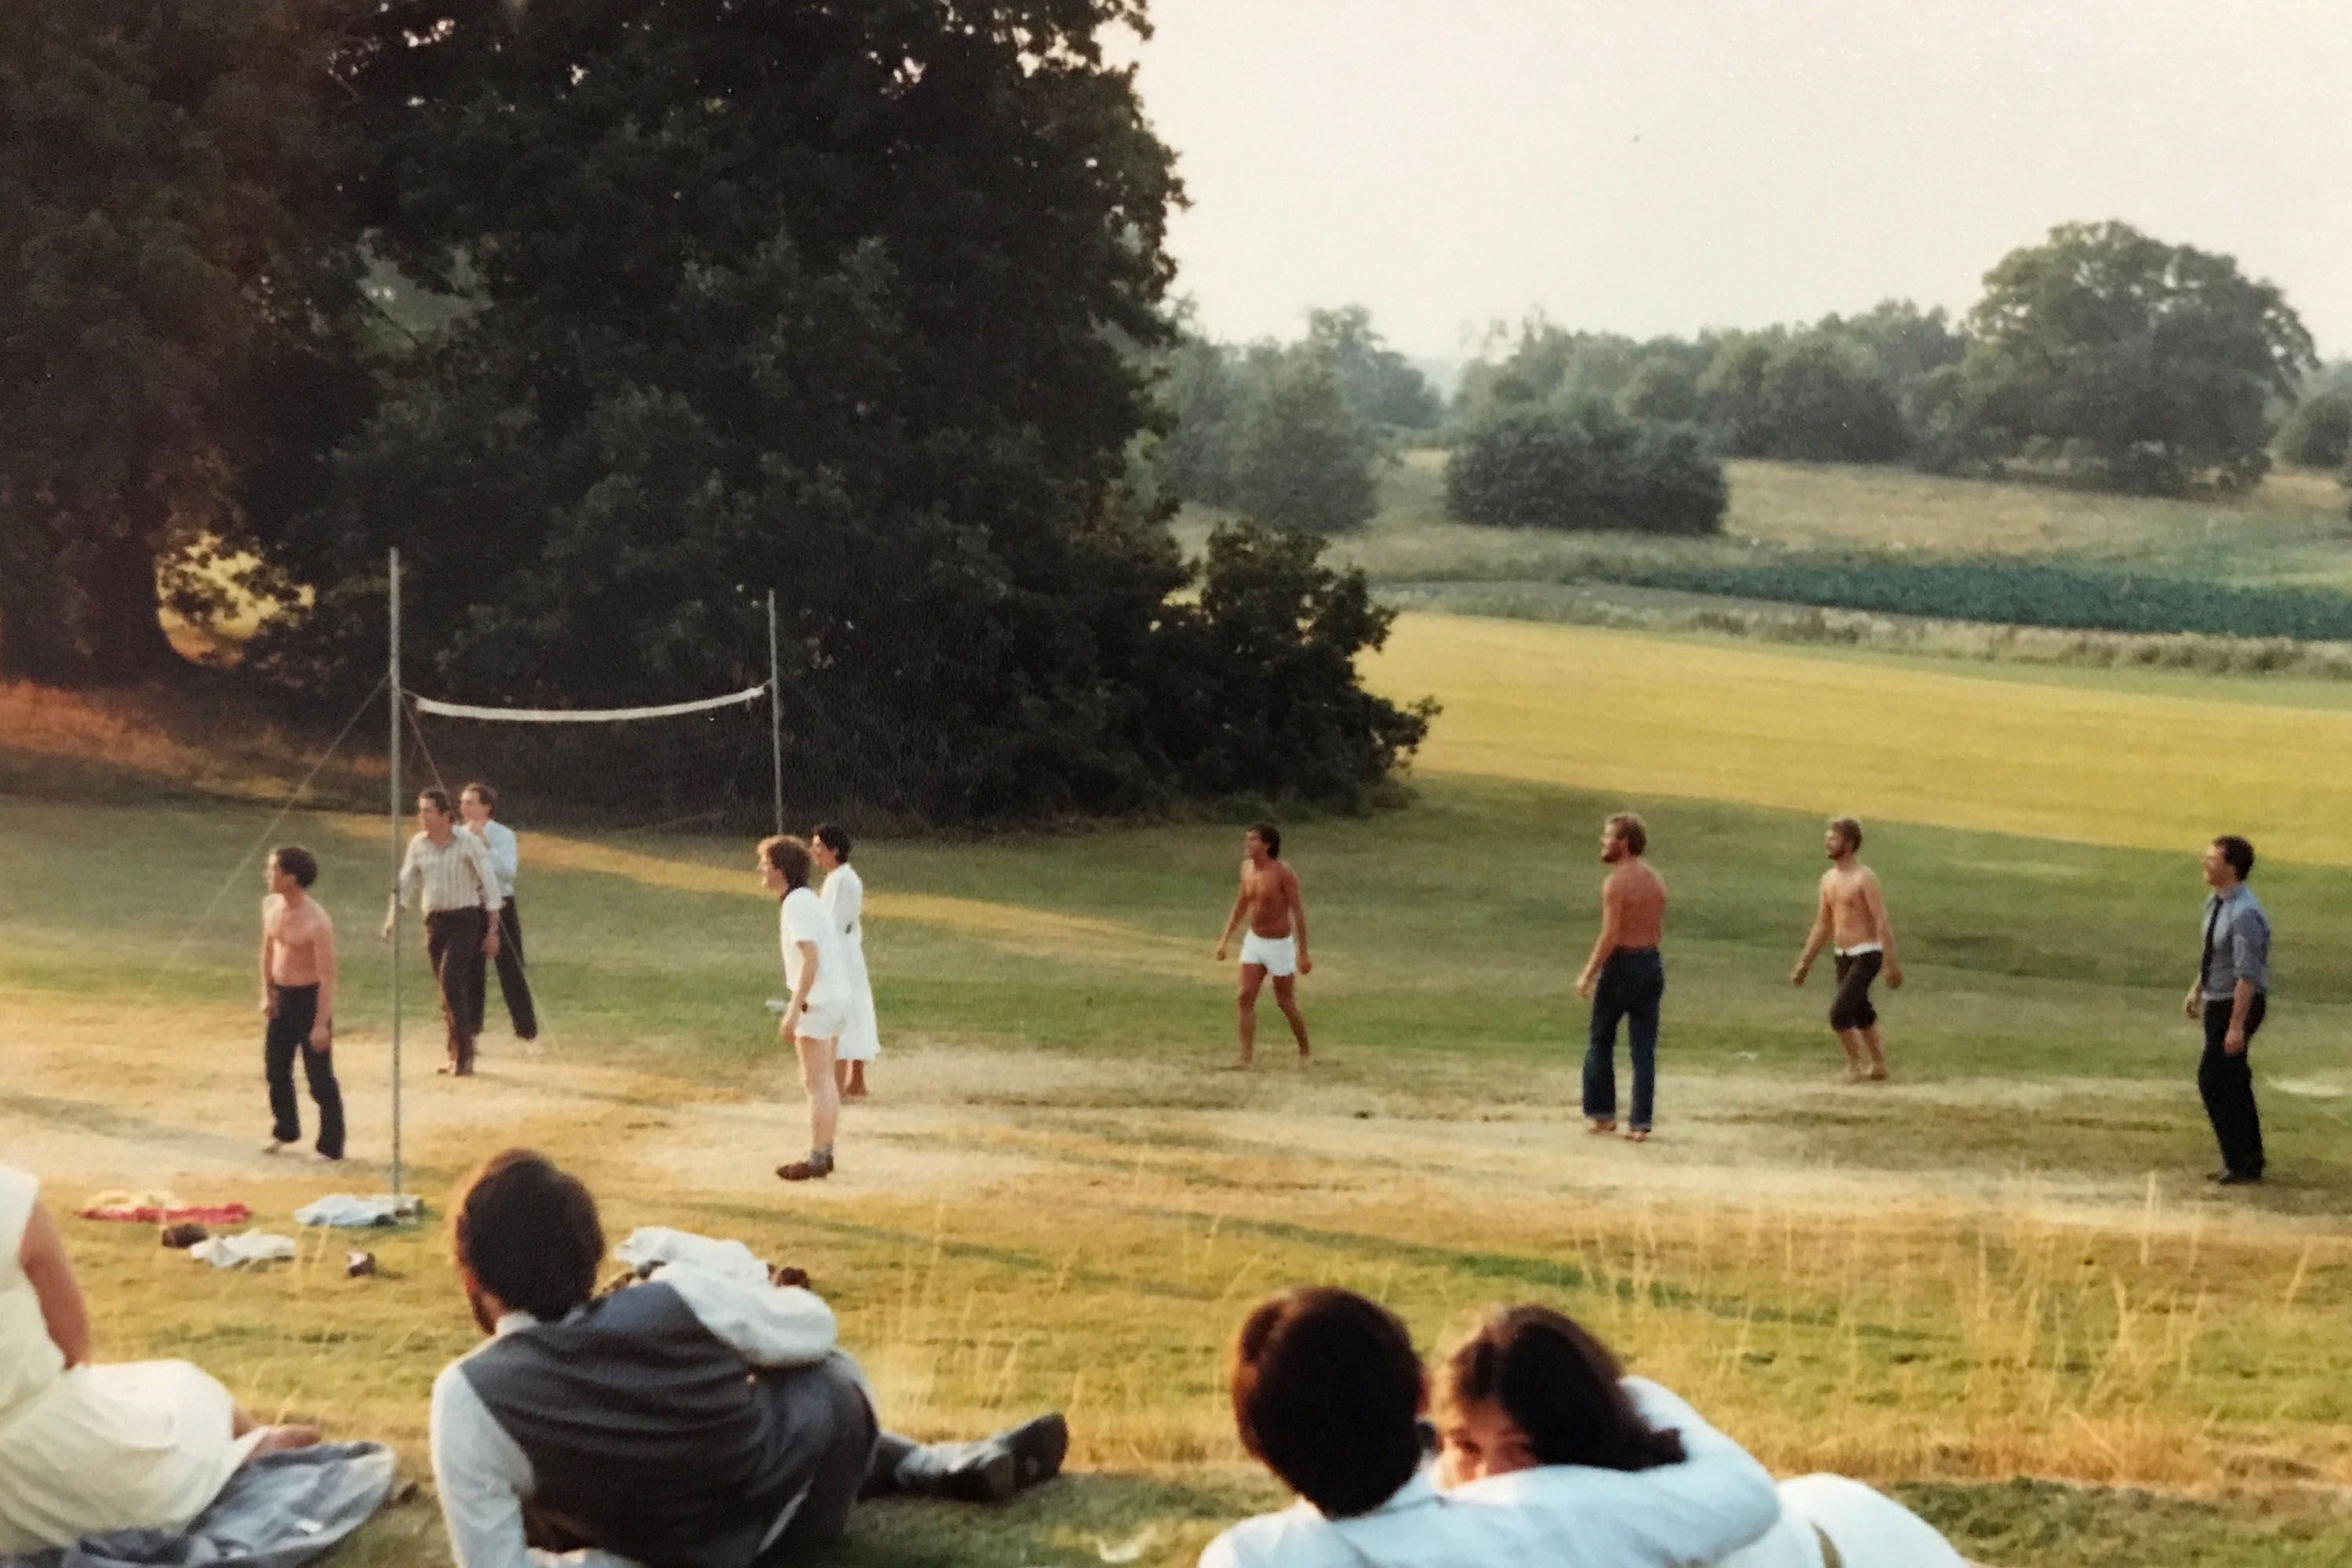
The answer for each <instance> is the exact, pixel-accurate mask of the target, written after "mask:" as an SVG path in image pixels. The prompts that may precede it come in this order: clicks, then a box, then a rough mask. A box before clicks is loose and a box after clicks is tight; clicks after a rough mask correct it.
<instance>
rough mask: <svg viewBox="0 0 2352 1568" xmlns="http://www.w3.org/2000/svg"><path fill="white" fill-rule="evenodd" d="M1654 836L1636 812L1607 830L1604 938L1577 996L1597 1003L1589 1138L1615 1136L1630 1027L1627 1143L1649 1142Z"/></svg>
mask: <svg viewBox="0 0 2352 1568" xmlns="http://www.w3.org/2000/svg"><path fill="white" fill-rule="evenodd" d="M1649 847H1650V830H1649V829H1648V828H1646V827H1644V826H1642V819H1641V818H1640V817H1638V816H1633V814H1632V813H1630V812H1620V813H1619V814H1618V815H1617V816H1612V817H1611V818H1610V819H1609V820H1608V821H1607V822H1604V823H1602V824H1601V864H1602V865H1604V866H1606V867H1608V868H1610V870H1609V878H1608V880H1606V881H1604V882H1602V883H1601V935H1600V938H1599V939H1598V940H1597V941H1595V942H1593V944H1592V956H1591V958H1589V959H1587V960H1585V963H1584V973H1582V974H1580V975H1579V976H1578V977H1577V981H1576V994H1578V995H1579V996H1587V997H1590V998H1591V1000H1592V1026H1591V1032H1590V1034H1589V1035H1588V1037H1587V1043H1586V1045H1585V1049H1584V1123H1585V1131H1588V1132H1614V1131H1617V1021H1618V1020H1619V1019H1620V1018H1622V1019H1624V1020H1625V1024H1626V1035H1627V1037H1628V1043H1629V1044H1630V1045H1631V1047H1632V1050H1633V1117H1632V1119H1631V1120H1629V1121H1627V1122H1626V1123H1625V1136H1626V1137H1628V1138H1630V1139H1632V1140H1633V1142H1636V1143H1640V1142H1644V1141H1645V1140H1647V1139H1648V1137H1649V1136H1650V1110H1651V1106H1652V1102H1653V1099H1654V1096H1655V1094H1656V1090H1657V1082H1658V1079H1657V1060H1658V1003H1659V1001H1660V1000H1661V999H1662V998H1664V995H1665V994H1666V965H1665V960H1664V959H1663V958H1661V957H1660V956H1659V955H1658V943H1659V942H1660V940H1661V939H1663V938H1664V935H1665V932H1666V885H1665V883H1664V882H1662V881H1660V880H1659V879H1658V874H1657V873H1656V872H1655V871H1653V870H1651V869H1650V863H1649V862H1648V861H1647V860H1644V859H1643V858H1642V857H1643V854H1645V853H1646V852H1647V851H1648V849H1649Z"/></svg>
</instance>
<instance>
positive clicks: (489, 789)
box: [457, 779, 499, 815]
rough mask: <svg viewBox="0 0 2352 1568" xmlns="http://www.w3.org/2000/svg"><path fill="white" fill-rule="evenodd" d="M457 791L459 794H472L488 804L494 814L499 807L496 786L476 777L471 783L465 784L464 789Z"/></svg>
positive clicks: (484, 803)
mask: <svg viewBox="0 0 2352 1568" xmlns="http://www.w3.org/2000/svg"><path fill="white" fill-rule="evenodd" d="M457 793H458V794H459V795H472V796H473V797H474V798H475V799H476V800H478V801H480V802H481V803H482V804H483V805H487V806H488V807H489V808H490V810H491V812H492V813H493V814H494V815H495V814H496V813H497V811H498V809H499V792H498V789H497V787H496V786H494V785H491V784H484V783H483V782H482V781H481V780H479V779H476V780H475V781H474V782H473V783H472V784H467V786H466V787H465V788H464V789H461V790H459V791H458V792H457Z"/></svg>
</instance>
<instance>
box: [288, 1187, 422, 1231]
mask: <svg viewBox="0 0 2352 1568" xmlns="http://www.w3.org/2000/svg"><path fill="white" fill-rule="evenodd" d="M422 1206H423V1205H420V1204H418V1203H417V1201H416V1200H415V1198H413V1197H397V1198H396V1197H394V1196H393V1195H392V1194H389V1193H379V1194H376V1195H375V1196H373V1197H367V1198H362V1197H359V1196H356V1195H355V1194H351V1193H330V1194H328V1195H327V1196H325V1197H323V1198H320V1200H318V1202H316V1203H310V1204H304V1205H302V1206H301V1207H300V1208H299V1209H296V1210H295V1211H294V1223H295V1224H296V1225H327V1226H343V1227H345V1228H348V1229H352V1230H364V1229H369V1228H372V1227H373V1226H380V1225H397V1224H399V1223H400V1221H401V1219H402V1218H403V1217H404V1216H405V1215H413V1214H415V1213H417V1212H418V1211H419V1210H420V1209H421V1207H422Z"/></svg>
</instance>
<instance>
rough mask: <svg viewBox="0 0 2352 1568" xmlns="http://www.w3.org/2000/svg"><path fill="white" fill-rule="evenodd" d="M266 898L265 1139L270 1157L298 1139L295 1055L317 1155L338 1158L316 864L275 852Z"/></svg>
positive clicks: (330, 998) (329, 935)
mask: <svg viewBox="0 0 2352 1568" xmlns="http://www.w3.org/2000/svg"><path fill="white" fill-rule="evenodd" d="M263 874H264V877H265V879H267V881H268V888H269V896H268V898H266V899H264V900H262V901H261V1016H263V1017H265V1018H267V1019H268V1020H269V1025H268V1030H267V1031H266V1033H265V1034H264V1036H263V1038H262V1045H261V1060H262V1074H263V1076H264V1077H265V1078H267V1079H268V1080H269V1117H270V1130H269V1142H268V1145H267V1146H266V1147H265V1148H264V1150H263V1152H265V1153H269V1154H275V1153H277V1152H278V1151H279V1150H280V1149H283V1148H285V1147H286V1146H287V1145H288V1144H289V1143H299V1142H301V1141H302V1117H301V1107H300V1105H299V1102H297V1101H296V1100H295V1098H294V1058H295V1057H296V1055H298V1054H299V1056H300V1057H301V1058H302V1072H303V1076H304V1077H305V1078H307V1079H310V1098H311V1099H312V1100H315V1101H317V1102H318V1106H319V1144H318V1148H319V1157H320V1159H322V1160H340V1159H341V1158H342V1157H343V1091H342V1089H341V1087H340V1086H338V1085H337V1084H336V1082H335V1058H334V1054H333V1053H334V1048H335V923H334V921H331V920H329V919H328V918H327V911H326V910H323V909H321V908H320V907H319V902H318V900H315V899H313V898H311V897H310V884H311V883H313V882H315V881H317V880H318V879H319V862H318V860H317V859H316V858H314V857H313V856H312V855H311V853H310V851H309V850H307V849H302V848H299V847H296V846H294V845H291V844H289V845H288V846H286V847H284V848H282V849H279V850H277V851H275V852H274V853H272V854H271V855H270V857H269V863H268V868H267V869H266V871H265V872H264V873H263Z"/></svg>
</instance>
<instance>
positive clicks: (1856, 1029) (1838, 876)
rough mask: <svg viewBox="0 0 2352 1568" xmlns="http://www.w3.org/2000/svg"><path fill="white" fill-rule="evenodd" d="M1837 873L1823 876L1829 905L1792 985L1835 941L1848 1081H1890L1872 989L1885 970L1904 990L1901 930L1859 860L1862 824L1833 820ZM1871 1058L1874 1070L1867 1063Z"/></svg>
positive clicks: (1817, 919)
mask: <svg viewBox="0 0 2352 1568" xmlns="http://www.w3.org/2000/svg"><path fill="white" fill-rule="evenodd" d="M1822 848H1823V849H1824V850H1825V851H1826V852H1827V853H1828V855H1829V858H1830V868H1829V869H1828V870H1826V871H1824V872H1822V901H1821V907H1820V909H1819V910H1817V911H1816V912H1815V913H1814V915H1813V929H1812V931H1811V933H1810V934H1808V935H1807V936H1806V938H1805V951H1804V953H1803V955H1802V956H1801V957H1800V958H1799V959H1798V960H1797V967H1796V968H1795V969H1793V970H1790V972H1789V984H1791V985H1802V984H1804V983H1805V975H1806V973H1807V972H1808V971H1810V970H1811V968H1812V967H1813V959H1814V958H1815V957H1816V956H1817V955H1818V954H1819V953H1820V952H1821V951H1822V943H1823V942H1831V941H1832V939H1834V942H1835V946H1834V947H1833V949H1832V951H1833V952H1835V953H1836V954H1837V994H1836V995H1834V996H1832V997H1831V998H1830V1027H1831V1028H1832V1030H1834V1031H1835V1032H1836V1034H1837V1037H1838V1044H1839V1045H1840V1046H1842V1047H1844V1048H1845V1079H1846V1081H1847V1082H1848V1083H1860V1082H1861V1081H1862V1080H1863V1079H1865V1078H1869V1079H1885V1077H1886V1053H1885V1052H1884V1051H1882V1050H1880V1049H1879V1048H1878V1010H1877V1009H1876V1008H1874V1007H1873V1006H1872V1005H1870V983H1871V982H1872V981H1874V980H1875V979H1877V978H1878V976H1879V973H1880V971H1881V969H1882V968H1884V970H1885V974H1886V986H1887V989H1888V990H1890V991H1893V990H1900V989H1901V988H1902V985H1903V965H1902V964H1900V963H1896V962H1895V923H1894V922H1893V921H1889V920H1888V919H1887V918H1886V898H1885V894H1883V893H1881V892H1880V891H1879V889H1878V876H1877V874H1876V873H1875V872H1874V871H1872V870H1871V868H1869V867H1867V866H1865V865H1864V864H1863V863H1862V862H1861V861H1859V860H1857V859H1855V858H1854V855H1855V853H1856V852H1857V851H1858V850H1860V849H1861V848H1862V824H1861V823H1859V822H1856V821H1855V820H1854V819H1853V817H1851V816H1840V817H1836V818H1833V819H1832V821H1831V823H1830V826H1829V830H1828V831H1827V832H1826V833H1824V834H1823V835H1822ZM1865 1055H1866V1057H1867V1066H1865V1063H1864V1058H1865Z"/></svg>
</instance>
